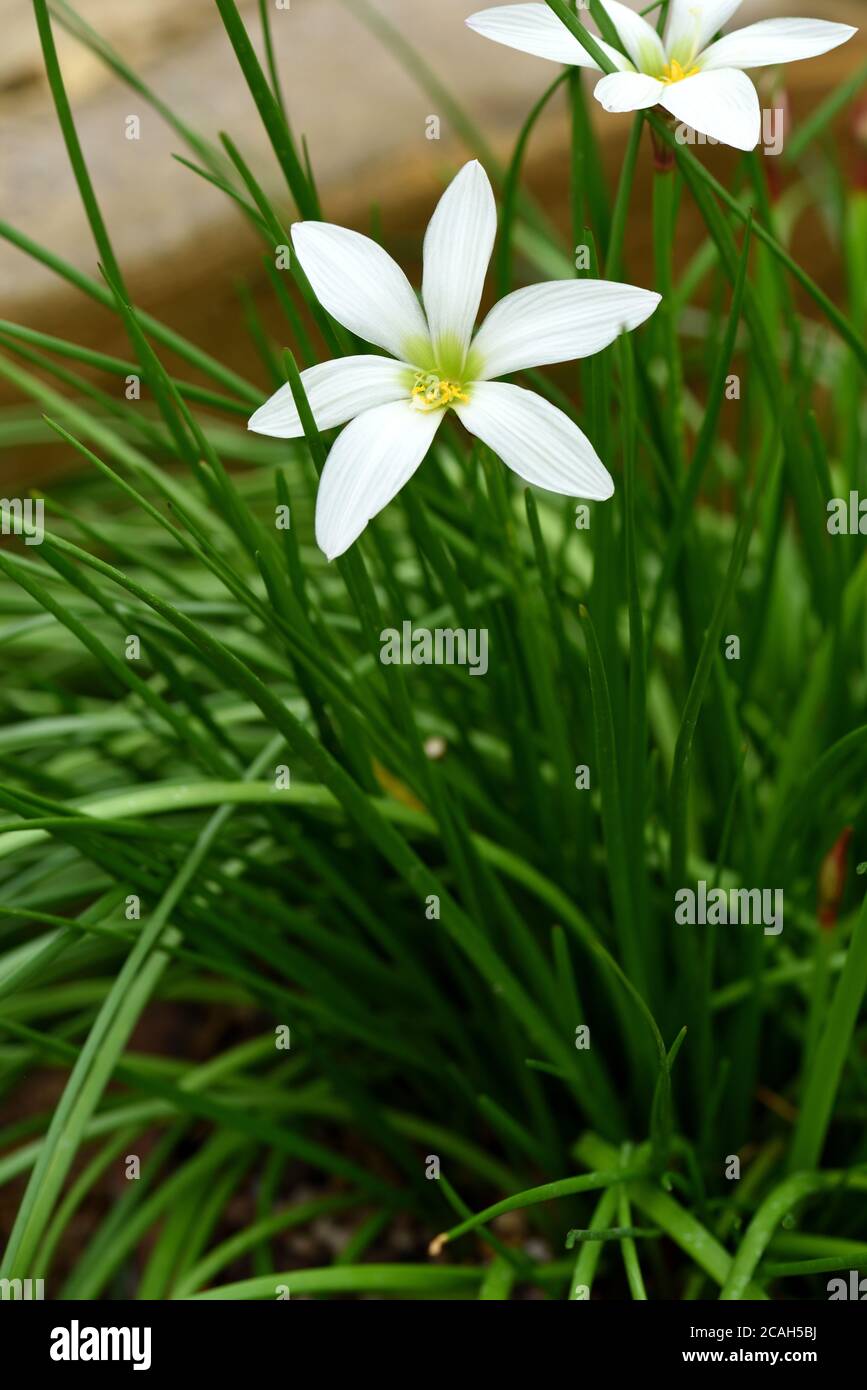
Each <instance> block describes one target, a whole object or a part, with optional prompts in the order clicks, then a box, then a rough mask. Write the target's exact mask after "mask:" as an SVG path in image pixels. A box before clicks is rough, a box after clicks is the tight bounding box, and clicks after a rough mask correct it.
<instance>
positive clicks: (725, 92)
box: [467, 0, 858, 150]
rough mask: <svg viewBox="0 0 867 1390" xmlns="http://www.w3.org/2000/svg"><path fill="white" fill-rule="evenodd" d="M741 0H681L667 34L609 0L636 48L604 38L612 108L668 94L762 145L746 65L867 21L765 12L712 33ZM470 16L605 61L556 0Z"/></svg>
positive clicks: (698, 124) (739, 144)
mask: <svg viewBox="0 0 867 1390" xmlns="http://www.w3.org/2000/svg"><path fill="white" fill-rule="evenodd" d="M740 3H741V0H671V4H670V5H669V7H668V19H667V21H666V25H665V34H664V37H663V38H660V37H659V35H658V34H657V32H656V30H655V29H654V28H653V27H652V25H650V24H648V22H647V20H646V19H642V17H641V15H639V14H636V13H635V11H634V10H630V9H628V8H627V6H626V5H621V4H620V3H618V0H600V4H601V5H602V7H603V9H604V10H605V11H606V12H607V14H608V16H609V18H610V19H611V22H612V23H613V25H614V27H615V28H616V30H617V32H618V34H619V35H620V41H621V43H622V45H623V47H624V48H625V50H626V52H627V53H628V54H629V58H625V57H624V56H623V54H622V53H618V52H617V50H616V49H614V48H612V47H611V46H610V45H609V44H607V43H604V42H602V41H601V40H599V39H597V40H596V42H597V43H598V44H599V46H600V47H601V48H602V49H603V50H604V52H605V53H606V54H607V55H608V57H609V58H610V59H611V61H612V63H613V64H614V66H615V67H616V68H617V72H613V73H610V74H608V76H606V77H603V78H602V80H601V82H599V83H598V84H597V86H596V90H595V95H596V97H597V99H598V100H599V101H600V102H601V103H602V105H603V106H604V107H605V110H606V111H639V110H643V109H645V108H646V107H649V106H656V105H657V104H658V105H660V106H664V107H665V109H666V111H670V112H671V114H672V116H674V117H675V118H676V119H677V120H678V121H683V122H684V124H686V125H688V126H691V127H692V129H693V130H697V131H700V132H701V133H702V134H703V135H709V136H710V137H711V138H712V139H714V140H720V141H722V142H723V144H726V145H734V146H735V148H736V149H739V150H754V149H755V147H756V145H757V144H758V143H759V139H760V137H761V125H762V115H761V107H760V105H759V97H758V93H757V92H756V89H755V87H754V86H753V84H752V82H751V81H750V79H749V78H748V77H747V75H746V73H745V72H744V71H743V69H744V68H762V67H768V66H769V65H771V64H774V63H791V62H794V61H795V59H797V58H815V57H817V56H818V55H819V54H820V53H827V52H828V51H829V49H832V48H837V46H838V45H839V44H841V43H845V42H846V41H847V39H851V37H852V35H853V34H856V33H857V32H858V31H857V29H853V28H851V26H850V25H848V24H829V23H828V22H827V21H825V20H822V19H765V20H761V21H760V22H759V23H758V24H750V25H748V26H747V28H746V29H737V30H735V32H734V33H733V34H726V35H725V37H724V38H721V39H718V40H717V42H716V43H711V40H712V38H713V36H714V34H715V33H716V32H717V30H718V29H720V28H721V26H722V25H723V24H725V23H727V22H728V20H730V19H731V17H732V15H733V14H734V13H735V11H736V10H737V9H739V8H740ZM467 24H468V25H469V26H470V28H471V29H475V30H476V32H477V33H479V34H484V35H485V37H486V38H489V39H496V41H497V43H504V44H506V45H508V47H509V48H519V49H521V50H522V51H523V52H525V53H534V54H536V55H537V57H539V58H550V59H551V60H552V61H553V62H555V63H570V64H573V65H574V66H575V67H579V68H594V69H595V70H596V71H597V72H598V71H599V65H598V63H596V62H594V60H593V59H592V58H591V57H590V54H589V53H588V52H587V50H586V49H585V48H582V46H581V44H580V43H579V42H578V40H577V39H576V38H575V36H574V35H573V34H570V32H569V30H568V29H567V28H566V25H565V24H563V23H562V21H561V20H559V19H558V18H557V16H556V15H555V14H554V11H553V10H551V9H549V7H548V6H547V5H499V6H497V7H496V8H495V9H492V10H481V11H480V12H479V13H478V14H474V15H471V16H470V18H469V19H468V20H467ZM708 45H710V46H709V47H708ZM630 59H631V60H632V61H631V62H630Z"/></svg>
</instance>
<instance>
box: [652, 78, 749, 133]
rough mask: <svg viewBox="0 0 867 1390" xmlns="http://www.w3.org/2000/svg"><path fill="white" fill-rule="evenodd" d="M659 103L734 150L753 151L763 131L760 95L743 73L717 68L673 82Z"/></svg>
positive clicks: (696, 128) (693, 127) (679, 117)
mask: <svg viewBox="0 0 867 1390" xmlns="http://www.w3.org/2000/svg"><path fill="white" fill-rule="evenodd" d="M661 104H662V105H663V106H664V107H665V109H666V111H670V112H671V114H672V116H675V117H676V118H677V120H679V121H683V122H685V124H686V125H688V126H691V127H692V129H693V130H698V131H700V132H701V133H702V135H710V136H711V138H712V139H714V140H719V141H721V142H722V143H723V144H724V145H733V146H734V148H735V149H736V150H754V149H755V148H756V145H757V144H758V143H759V140H760V138H761V133H762V110H761V106H760V105H759V94H758V92H757V91H756V89H755V87H754V86H753V84H752V82H751V81H750V79H749V78H748V77H747V75H746V73H745V72H740V71H739V69H737V68H720V70H719V71H718V72H698V73H696V75H695V77H685V78H684V79H683V81H682V82H672V83H670V84H669V85H668V86H667V87H666V89H665V93H664V95H663V96H662V98H661Z"/></svg>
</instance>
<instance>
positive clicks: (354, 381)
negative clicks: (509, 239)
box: [249, 160, 660, 560]
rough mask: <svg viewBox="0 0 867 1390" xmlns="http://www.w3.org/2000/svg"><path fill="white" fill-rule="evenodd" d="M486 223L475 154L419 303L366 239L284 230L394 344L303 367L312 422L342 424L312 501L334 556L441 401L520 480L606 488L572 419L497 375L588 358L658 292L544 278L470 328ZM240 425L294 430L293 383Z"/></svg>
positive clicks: (363, 323)
mask: <svg viewBox="0 0 867 1390" xmlns="http://www.w3.org/2000/svg"><path fill="white" fill-rule="evenodd" d="M496 231H497V209H496V204H495V202H494V195H493V192H492V190H491V185H490V183H489V181H488V176H487V174H486V173H485V171H484V169H483V168H482V166H481V164H479V163H478V162H477V161H475V160H474V161H472V162H471V163H469V164H466V165H465V166H464V168H463V169H462V170H461V172H460V173H459V174H458V175H457V177H456V178H455V179H454V180H453V181H452V183H451V184H450V185H449V187H448V188H447V189H446V191H445V193H444V194H443V196H442V198H441V199H440V202H439V205H438V206H437V208H436V211H435V212H434V215H433V217H432V218H431V222H430V225H429V227H428V229H427V235H426V236H425V242H424V277H423V282H422V300H423V302H424V308H422V306H421V304H420V303H419V301H418V299H417V298H416V296H415V294H414V293H413V290H412V287H411V285H410V283H409V281H408V280H407V278H406V276H405V275H404V273H403V271H402V270H401V269H400V267H399V266H397V265H396V264H395V262H394V261H393V260H392V259H391V256H389V255H388V253H387V252H386V251H384V250H383V249H382V247H381V246H379V245H377V243H376V242H374V241H371V240H370V239H369V238H368V237H365V236H361V235H360V234H359V233H358V232H352V231H349V230H348V229H347V228H346V227H335V226H332V225H331V224H330V223H327V222H298V223H296V225H295V226H294V227H293V228H292V241H293V244H294V247H295V252H296V254H297V256H298V259H299V261H300V262H301V266H302V268H303V270H304V273H305V275H306V276H307V278H308V280H309V281H310V284H311V286H312V288H313V291H314V293H315V294H316V297H317V299H318V300H319V302H320V304H321V305H322V306H323V308H325V309H327V310H328V312H329V314H332V315H333V316H334V318H336V319H337V320H338V322H340V323H342V324H343V325H344V326H345V327H346V328H348V329H349V330H350V331H351V332H352V333H356V334H357V335H358V336H359V337H360V338H363V339H365V341H367V342H370V343H375V344H376V345H377V346H378V347H381V348H385V350H386V352H389V353H391V354H392V357H391V358H388V357H376V356H364V357H344V358H340V359H339V360H337V361H335V362H323V363H322V364H320V365H319V366H317V367H310V368H308V369H307V371H305V372H302V374H301V378H302V381H303V383H304V389H305V391H306V393H307V398H308V400H309V403H310V409H311V410H312V412H313V417H314V419H315V421H316V424H317V427H318V428H319V429H320V430H326V429H331V428H332V427H333V426H335V425H342V424H344V423H345V422H346V421H347V420H349V421H351V424H349V425H348V426H347V428H346V429H345V430H344V431H343V433H342V434H341V435H340V437H339V438H338V440H337V442H336V443H335V445H334V447H333V448H332V450H331V453H330V454H329V456H328V460H327V462H326V464H325V468H324V469H323V472H322V478H321V480H320V484H319V493H318V496H317V499H316V540H317V543H318V545H319V547H320V549H321V550H323V551H324V552H325V554H326V555H327V556H328V558H329V560H333V559H334V558H336V556H338V555H342V554H343V552H344V551H345V550H347V549H348V548H349V546H351V545H352V543H353V542H354V541H355V540H357V539H358V537H359V536H360V535H361V532H362V531H363V530H364V528H365V526H366V525H367V523H368V522H369V521H370V520H372V518H373V517H375V516H376V514H377V513H378V512H380V511H381V510H382V508H383V507H385V506H387V504H388V503H389V502H390V501H391V500H392V498H393V497H395V496H396V494H397V493H398V492H399V491H400V489H401V488H402V487H403V486H404V484H405V483H407V482H408V481H409V479H410V478H411V477H412V475H413V473H414V472H415V471H416V469H417V468H418V466H419V464H420V463H421V462H422V460H423V459H424V457H425V455H426V454H427V452H428V449H429V448H430V446H431V444H432V443H433V439H434V435H435V434H436V432H437V430H438V429H439V427H440V425H441V424H442V422H443V419H444V418H445V414H446V411H447V410H453V411H454V412H455V414H456V415H457V416H458V418H459V419H460V420H461V421H462V423H463V424H464V425H465V426H466V428H467V429H468V430H469V431H470V433H471V434H474V435H476V436H477V437H478V438H479V439H481V440H482V441H483V443H485V444H487V445H488V447H489V448H490V449H492V450H493V451H494V453H495V454H498V455H499V457H500V458H501V459H502V460H503V462H504V463H505V464H507V465H508V466H509V468H511V469H513V470H514V472H515V473H517V474H518V476H519V477H521V478H523V479H524V481H525V482H527V483H532V484H533V485H535V486H536V487H541V488H546V489H547V490H548V491H549V492H558V493H562V494H565V495H566V496H569V497H588V498H591V499H596V500H604V499H605V498H608V497H610V496H611V494H612V492H613V491H614V484H613V482H612V480H611V477H610V476H609V474H608V472H607V470H606V469H605V468H604V467H603V465H602V463H601V461H600V460H599V458H598V457H597V455H596V451H595V450H594V448H593V446H592V444H591V443H590V441H589V440H588V439H587V438H586V437H585V435H583V434H582V432H581V430H579V428H578V426H577V425H575V424H573V422H572V421H571V420H570V419H569V417H568V416H567V415H564V414H563V412H562V411H561V410H558V409H557V408H556V407H555V406H553V405H551V404H550V403H549V402H548V401H546V400H545V399H544V398H543V397H542V396H537V395H536V394H535V392H533V391H525V390H524V389H523V388H522V387H520V386H512V385H509V384H507V383H505V382H496V381H495V380H494V378H495V377H500V376H506V375H507V374H508V373H511V372H519V371H524V370H526V369H528V368H530V367H541V366H545V365H547V364H550V363H554V362H567V361H571V360H572V359H573V358H576V357H589V356H590V355H591V354H592V353H595V352H599V351H600V350H601V349H602V348H604V347H607V346H608V344H609V343H611V342H613V341H614V339H615V338H616V337H617V336H618V335H619V334H620V333H622V332H624V331H626V330H631V329H633V328H637V327H638V325H639V324H641V323H643V322H644V320H645V319H647V318H649V317H650V315H651V314H652V313H653V311H654V309H655V308H656V306H657V305H658V303H659V299H660V296H659V295H658V294H654V293H653V292H652V291H650V290H641V289H636V288H635V287H634V286H632V285H618V284H614V283H609V282H607V281H605V280H555V281H551V282H550V283H548V284H543V285H533V286H530V287H529V288H527V289H522V290H515V292H514V293H513V294H509V295H507V296H506V298H505V299H502V300H501V301H500V303H499V304H497V305H496V306H495V307H494V308H493V309H492V310H491V312H490V313H489V314H488V316H487V318H486V319H485V320H484V322H483V324H482V326H481V328H480V329H479V330H478V332H477V333H476V334H475V336H473V328H474V325H475V322H476V315H477V314H478V310H479V304H480V302H481V298H482V288H483V285H484V280H485V274H486V272H487V269H488V263H489V261H490V259H491V252H492V250H493V246H494V237H495V235H496ZM394 359H396V360H394ZM249 428H250V429H251V430H255V431H256V432H257V433H258V434H268V435H274V436H276V437H277V438H278V439H294V438H298V437H300V436H301V435H302V434H303V432H304V431H303V429H302V426H301V420H300V418H299V416H298V411H297V410H296V408H295V403H294V401H293V398H292V391H291V388H290V387H289V386H288V385H286V386H281V387H280V389H279V391H277V392H275V394H274V395H273V396H272V397H271V398H270V400H268V401H266V402H265V404H264V405H263V406H261V408H260V409H259V410H257V411H256V413H255V415H254V416H253V417H252V419H251V420H250V423H249Z"/></svg>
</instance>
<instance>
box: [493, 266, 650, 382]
mask: <svg viewBox="0 0 867 1390" xmlns="http://www.w3.org/2000/svg"><path fill="white" fill-rule="evenodd" d="M659 301H660V296H659V295H658V294H656V293H654V292H653V291H651V290H641V289H637V288H636V287H635V286H634V285H619V284H617V283H616V282H614V281H610V280H552V281H550V282H549V283H548V284H544V285H530V286H529V287H528V288H527V289H523V290H515V292H514V293H513V294H508V295H506V298H505V299H501V300H500V302H499V304H497V305H495V306H494V308H493V309H492V310H491V312H490V313H489V314H488V317H487V318H486V319H485V321H484V323H483V324H482V326H481V328H480V329H479V331H478V334H477V335H476V339H475V341H474V343H473V357H474V358H476V357H478V358H479V360H480V361H481V364H482V365H481V369H480V379H481V380H482V381H491V380H493V378H494V377H498V376H506V375H507V373H509V372H518V371H524V370H525V369H527V368H528V367H542V366H549V365H550V364H551V363H553V362H571V361H573V359H574V358H576V357H589V356H590V355H591V353H594V352H600V351H601V349H602V348H604V347H607V346H608V344H609V343H612V342H613V341H614V339H615V338H616V337H617V336H618V335H619V334H620V333H622V332H623V331H624V330H631V329H633V328H637V327H638V325H639V324H640V323H644V320H645V319H648V318H650V315H651V314H652V313H653V311H654V310H655V309H656V306H657V305H658V304H659Z"/></svg>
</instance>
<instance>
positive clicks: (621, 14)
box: [599, 0, 665, 110]
mask: <svg viewBox="0 0 867 1390" xmlns="http://www.w3.org/2000/svg"><path fill="white" fill-rule="evenodd" d="M599 3H600V5H601V6H602V8H603V10H605V12H606V14H607V15H608V18H609V19H610V20H611V23H612V24H613V25H614V27H615V29H616V30H617V33H618V34H619V36H620V42H621V43H622V44H623V47H624V48H625V49H626V52H627V53H628V54H629V56H630V58H631V59H632V61H633V63H634V64H635V66H636V68H637V69H638V71H639V72H646V73H650V74H651V75H652V76H655V75H657V74H658V73H661V72H662V70H663V68H664V67H665V49H664V48H663V46H662V39H661V38H660V37H659V35H658V34H657V32H656V30H655V29H654V28H653V26H652V25H651V24H648V22H647V20H646V19H643V18H642V17H641V15H640V14H636V13H635V10H630V9H629V7H628V6H627V5H621V4H620V0H599ZM629 109H630V110H634V109H635V108H634V107H630V108H629Z"/></svg>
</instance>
